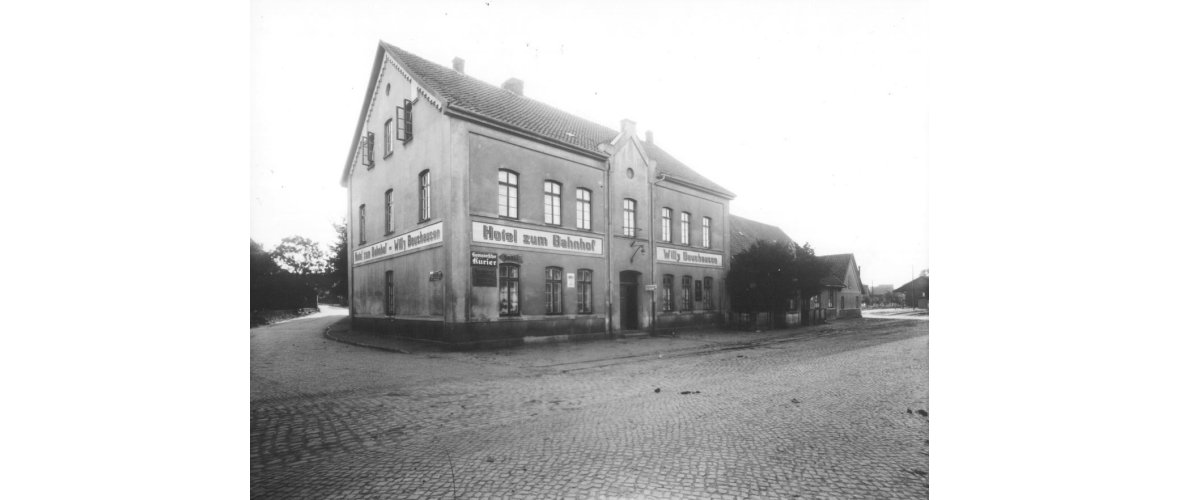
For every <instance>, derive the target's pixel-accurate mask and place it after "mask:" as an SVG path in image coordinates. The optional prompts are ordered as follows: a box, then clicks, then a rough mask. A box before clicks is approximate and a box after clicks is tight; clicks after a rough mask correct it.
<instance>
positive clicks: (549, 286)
mask: <svg viewBox="0 0 1180 500" xmlns="http://www.w3.org/2000/svg"><path fill="white" fill-rule="evenodd" d="M561 273H562V272H561V268H560V267H546V268H545V314H561V313H562V305H563V304H562V300H561Z"/></svg>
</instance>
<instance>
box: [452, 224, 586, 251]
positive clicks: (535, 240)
mask: <svg viewBox="0 0 1180 500" xmlns="http://www.w3.org/2000/svg"><path fill="white" fill-rule="evenodd" d="M471 241H472V242H473V243H490V244H493V245H505V246H510V247H517V248H529V249H534V250H549V251H554V252H561V253H576V254H585V255H602V238H593V237H588V236H581V235H577V234H565V233H557V232H554V231H537V230H535V229H525V228H519V227H511V226H501V225H499V224H488V223H486V222H472V223H471Z"/></svg>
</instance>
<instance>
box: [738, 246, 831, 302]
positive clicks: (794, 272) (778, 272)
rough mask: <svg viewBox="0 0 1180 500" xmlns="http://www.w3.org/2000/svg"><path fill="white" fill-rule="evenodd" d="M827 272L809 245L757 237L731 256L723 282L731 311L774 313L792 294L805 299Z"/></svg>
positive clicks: (814, 290) (792, 296) (817, 287)
mask: <svg viewBox="0 0 1180 500" xmlns="http://www.w3.org/2000/svg"><path fill="white" fill-rule="evenodd" d="M827 273H828V270H827V266H826V265H824V264H823V263H822V262H821V261H820V260H819V259H817V258H816V257H815V251H813V250H812V249H811V245H804V246H803V247H791V246H788V245H786V244H784V243H778V242H769V241H766V240H758V241H755V242H754V244H752V245H750V247H749V248H747V249H746V250H744V251H742V252H741V253H739V254H737V255H734V256H733V260H732V261H731V263H730V267H729V274H728V276H727V277H726V280H725V283H726V287H727V290H728V292H729V300H730V305H731V307H732V308H733V310H734V311H735V312H742V313H749V312H763V311H769V312H777V311H782V310H784V309H786V307H787V302H788V300H790V299H792V298H795V297H796V294H800V298H801V299H803V300H807V299H808V298H810V296H812V295H815V294H817V293H819V290H820V284H819V283H820V279H822V278H823V277H824V276H826V275H827Z"/></svg>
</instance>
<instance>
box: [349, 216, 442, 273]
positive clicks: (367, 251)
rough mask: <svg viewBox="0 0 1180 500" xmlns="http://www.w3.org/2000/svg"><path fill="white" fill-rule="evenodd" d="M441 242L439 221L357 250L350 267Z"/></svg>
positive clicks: (440, 223) (440, 224) (353, 254)
mask: <svg viewBox="0 0 1180 500" xmlns="http://www.w3.org/2000/svg"><path fill="white" fill-rule="evenodd" d="M442 240H443V223H442V222H441V221H439V222H435V223H434V224H431V225H429V226H426V227H423V228H419V229H415V230H413V231H409V232H406V233H402V234H399V235H397V236H394V237H392V238H390V239H388V240H385V241H381V242H378V243H374V244H372V245H369V246H367V247H363V248H358V249H357V250H356V251H354V252H353V253H352V265H354V266H359V265H361V264H364V263H367V262H370V261H373V260H377V259H380V258H383V257H392V256H394V255H397V254H399V253H406V252H412V251H414V250H417V249H419V248H423V247H427V246H430V245H433V244H435V243H442Z"/></svg>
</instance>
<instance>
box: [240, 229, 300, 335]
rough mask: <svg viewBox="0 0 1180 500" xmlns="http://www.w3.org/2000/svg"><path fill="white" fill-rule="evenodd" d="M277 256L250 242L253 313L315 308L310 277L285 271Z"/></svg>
mask: <svg viewBox="0 0 1180 500" xmlns="http://www.w3.org/2000/svg"><path fill="white" fill-rule="evenodd" d="M274 255H275V253H274V252H273V251H272V252H267V251H266V250H265V249H263V248H262V245H259V244H258V243H257V242H255V241H254V240H250V309H251V310H252V311H253V310H260V309H298V308H304V307H315V306H316V293H315V288H314V287H313V286H312V285H311V283H310V280H309V279H308V276H303V275H296V274H292V273H291V272H288V271H287V270H285V269H283V268H282V267H281V266H279V264H278V263H276V262H275V259H274ZM251 323H252V324H253V323H254V321H253V318H251Z"/></svg>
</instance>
